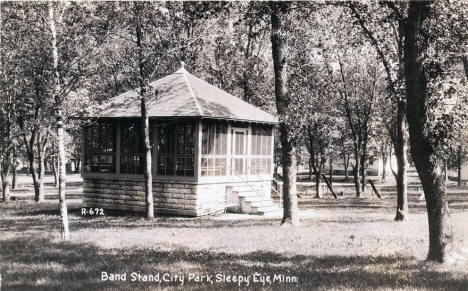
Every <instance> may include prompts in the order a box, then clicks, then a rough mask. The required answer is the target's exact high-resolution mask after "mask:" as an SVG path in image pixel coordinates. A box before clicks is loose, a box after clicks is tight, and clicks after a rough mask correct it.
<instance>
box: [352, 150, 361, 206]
mask: <svg viewBox="0 0 468 291" xmlns="http://www.w3.org/2000/svg"><path fill="white" fill-rule="evenodd" d="M354 163H355V164H354V165H353V176H354V186H355V188H356V197H358V198H360V197H361V181H360V180H359V169H360V167H361V161H360V157H359V152H358V151H357V149H355V150H354Z"/></svg>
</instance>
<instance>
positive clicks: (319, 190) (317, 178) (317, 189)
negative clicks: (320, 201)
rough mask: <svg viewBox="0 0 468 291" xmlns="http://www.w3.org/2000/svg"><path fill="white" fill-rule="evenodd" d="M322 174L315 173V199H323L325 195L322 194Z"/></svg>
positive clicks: (319, 172)
mask: <svg viewBox="0 0 468 291" xmlns="http://www.w3.org/2000/svg"><path fill="white" fill-rule="evenodd" d="M321 175H322V172H321V171H317V172H315V198H322V197H323V193H322V185H321V182H322V178H321Z"/></svg>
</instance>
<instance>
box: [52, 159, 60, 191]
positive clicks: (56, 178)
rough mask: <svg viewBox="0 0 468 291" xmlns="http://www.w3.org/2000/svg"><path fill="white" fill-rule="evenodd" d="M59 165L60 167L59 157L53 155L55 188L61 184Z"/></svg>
mask: <svg viewBox="0 0 468 291" xmlns="http://www.w3.org/2000/svg"><path fill="white" fill-rule="evenodd" d="M58 167H59V165H58V159H56V158H55V157H53V158H52V161H51V168H52V173H53V174H54V187H55V188H58V186H59V180H58V171H57V168H58Z"/></svg>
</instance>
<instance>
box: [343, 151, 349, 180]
mask: <svg viewBox="0 0 468 291" xmlns="http://www.w3.org/2000/svg"><path fill="white" fill-rule="evenodd" d="M348 168H349V155H346V154H345V156H344V171H345V182H348V181H349V174H348Z"/></svg>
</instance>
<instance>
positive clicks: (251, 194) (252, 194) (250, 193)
mask: <svg viewBox="0 0 468 291" xmlns="http://www.w3.org/2000/svg"><path fill="white" fill-rule="evenodd" d="M233 192H237V195H238V196H239V198H247V197H255V196H258V192H256V191H243V192H239V191H233Z"/></svg>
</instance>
